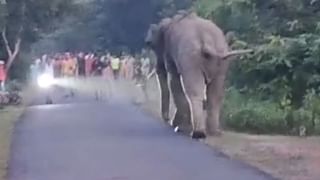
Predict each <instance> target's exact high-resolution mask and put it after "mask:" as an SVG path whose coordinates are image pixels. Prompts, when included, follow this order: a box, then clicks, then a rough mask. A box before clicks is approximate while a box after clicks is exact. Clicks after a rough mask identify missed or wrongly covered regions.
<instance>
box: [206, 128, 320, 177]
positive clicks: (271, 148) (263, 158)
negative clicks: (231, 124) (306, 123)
mask: <svg viewBox="0 0 320 180" xmlns="http://www.w3.org/2000/svg"><path fill="white" fill-rule="evenodd" d="M206 143H207V144H208V145H210V146H212V147H213V148H215V149H218V150H219V151H221V152H223V153H224V154H226V155H228V156H229V157H231V158H234V159H237V160H241V161H244V162H246V163H248V164H250V165H253V166H255V167H258V168H259V169H261V170H262V171H264V172H266V173H269V174H272V175H273V176H274V177H276V178H279V179H283V180H316V179H319V177H320V151H319V149H320V137H308V138H299V137H287V136H258V135H248V134H240V133H232V132H225V133H224V135H223V136H222V137H210V138H208V139H207V140H206Z"/></svg>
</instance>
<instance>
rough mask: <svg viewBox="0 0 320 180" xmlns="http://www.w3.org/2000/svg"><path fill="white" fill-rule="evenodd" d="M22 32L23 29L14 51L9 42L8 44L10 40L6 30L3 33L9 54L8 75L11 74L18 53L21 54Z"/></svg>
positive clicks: (18, 36)
mask: <svg viewBox="0 0 320 180" xmlns="http://www.w3.org/2000/svg"><path fill="white" fill-rule="evenodd" d="M21 31H22V28H21V30H19V33H18V35H17V38H16V42H15V44H14V49H13V50H12V49H11V48H10V45H9V42H8V39H7V34H6V28H4V29H3V31H2V39H3V41H4V45H5V48H6V51H7V54H8V58H7V62H6V72H7V73H8V72H9V70H10V68H11V66H12V64H13V62H14V60H15V59H16V57H17V55H18V53H19V52H20V45H21V37H20V34H21Z"/></svg>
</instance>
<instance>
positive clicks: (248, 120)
mask: <svg viewBox="0 0 320 180" xmlns="http://www.w3.org/2000/svg"><path fill="white" fill-rule="evenodd" d="M312 101H316V102H309V101H308V103H309V104H306V105H305V106H304V107H303V108H300V109H292V108H290V107H288V108H282V107H281V106H280V104H276V103H274V102H272V101H262V100H261V99H260V98H259V97H252V96H248V95H246V94H241V93H239V91H237V90H236V89H234V88H230V89H229V90H228V92H227V94H226V98H225V103H224V109H223V114H222V115H223V120H224V122H225V126H226V128H230V129H232V130H236V131H241V132H247V133H254V134H285V135H289V134H290V135H301V130H303V129H304V131H305V134H306V135H312V134H320V125H319V119H320V111H319V110H320V108H319V107H320V106H319V105H320V98H316V99H315V98H312Z"/></svg>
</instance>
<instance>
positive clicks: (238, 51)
mask: <svg viewBox="0 0 320 180" xmlns="http://www.w3.org/2000/svg"><path fill="white" fill-rule="evenodd" d="M252 52H253V50H252V49H244V50H234V51H230V52H228V53H227V54H226V55H224V56H223V58H222V59H229V58H230V57H233V56H238V55H241V54H247V53H252Z"/></svg>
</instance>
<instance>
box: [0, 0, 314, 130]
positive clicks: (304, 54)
mask: <svg viewBox="0 0 320 180" xmlns="http://www.w3.org/2000/svg"><path fill="white" fill-rule="evenodd" d="M0 2H2V3H0V4H1V5H0V28H1V29H2V30H3V29H4V27H5V28H6V30H7V33H8V36H9V37H8V38H9V42H10V43H11V45H10V46H11V48H13V49H14V46H15V45H14V44H15V43H16V42H17V37H16V36H17V35H20V36H19V37H21V39H22V43H21V50H20V53H19V55H20V56H18V59H19V58H21V57H28V56H27V55H30V54H31V55H36V54H41V53H50V52H52V51H80V50H81V51H95V52H97V53H103V52H104V51H105V50H107V49H108V50H109V51H112V52H115V53H119V52H121V51H130V52H131V53H137V52H140V50H141V49H142V48H143V47H144V44H143V39H144V36H145V33H146V31H147V28H148V26H149V24H151V23H156V22H158V21H159V19H161V18H162V17H165V16H170V15H171V14H173V13H175V12H176V11H177V10H178V9H186V8H191V7H193V8H194V9H195V10H197V11H198V13H199V14H200V15H201V16H203V17H205V18H208V19H212V20H213V21H214V22H216V23H217V24H218V25H219V26H220V27H221V28H222V29H223V30H224V31H225V32H226V33H227V32H233V33H232V34H233V35H234V41H233V42H232V46H233V47H234V48H237V47H242V48H243V47H250V48H253V49H255V53H254V54H253V55H250V56H245V57H242V58H241V59H239V60H238V61H236V62H235V63H233V66H232V68H231V69H230V76H229V79H228V86H227V87H228V88H227V89H228V93H227V97H226V101H225V109H224V120H225V122H226V126H227V127H229V128H233V129H236V130H241V131H247V132H253V133H282V134H291V133H292V134H298V133H299V129H304V128H306V129H307V133H308V134H314V133H320V125H319V123H320V122H319V118H320V109H319V108H318V107H320V99H319V98H318V94H319V93H320V88H319V84H320V75H319V73H320V61H319V58H320V23H319V22H318V20H319V19H320V0H268V1H266V0H198V1H192V0H139V1H138V0H137V1H132V0H77V1H76V0H68V1H65V0H51V1H41V0H10V1H7V3H4V2H5V1H4V0H1V1H0ZM34 9H37V11H34ZM57 22H59V23H57ZM20 27H23V29H22V30H23V31H21V32H20ZM0 47H1V49H0V57H1V58H4V59H8V52H7V50H6V48H5V47H4V42H3V41H0ZM15 62H17V63H14V67H13V68H12V70H11V71H10V72H11V74H12V76H13V77H15V76H17V74H19V73H20V72H21V67H23V65H21V64H23V63H22V62H25V61H19V60H17V61H15ZM17 72H19V73H17Z"/></svg>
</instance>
